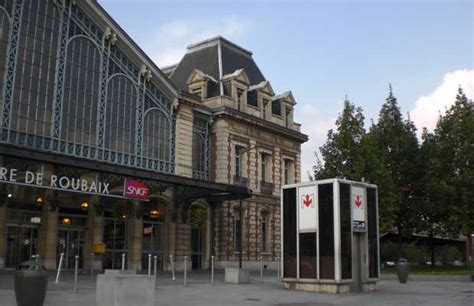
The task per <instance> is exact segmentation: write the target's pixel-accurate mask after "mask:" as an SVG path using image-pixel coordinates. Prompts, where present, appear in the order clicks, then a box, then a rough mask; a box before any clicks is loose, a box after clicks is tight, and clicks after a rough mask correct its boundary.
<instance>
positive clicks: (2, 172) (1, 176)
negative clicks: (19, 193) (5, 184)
mask: <svg viewBox="0 0 474 306" xmlns="http://www.w3.org/2000/svg"><path fill="white" fill-rule="evenodd" d="M7 173H8V169H7V168H5V167H1V168H0V180H2V181H7Z"/></svg>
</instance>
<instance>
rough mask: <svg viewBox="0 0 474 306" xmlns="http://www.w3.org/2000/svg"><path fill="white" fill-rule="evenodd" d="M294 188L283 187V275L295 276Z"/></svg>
mask: <svg viewBox="0 0 474 306" xmlns="http://www.w3.org/2000/svg"><path fill="white" fill-rule="evenodd" d="M296 205H297V204H296V188H289V189H283V224H284V231H283V263H284V264H283V277H291V278H296V271H297V270H296V269H297V267H296V256H297V255H296Z"/></svg>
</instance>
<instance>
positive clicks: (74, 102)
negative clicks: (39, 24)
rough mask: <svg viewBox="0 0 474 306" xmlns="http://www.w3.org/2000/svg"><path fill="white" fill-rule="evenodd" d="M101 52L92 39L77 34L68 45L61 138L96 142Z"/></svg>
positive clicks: (80, 141) (86, 143)
mask: <svg viewBox="0 0 474 306" xmlns="http://www.w3.org/2000/svg"><path fill="white" fill-rule="evenodd" d="M99 76H100V53H99V50H98V49H97V47H96V46H95V45H94V43H92V42H91V41H90V40H88V39H86V38H84V37H77V38H74V39H73V40H71V41H70V42H69V44H68V47H67V57H66V75H65V78H64V93H63V109H62V116H61V138H62V139H64V140H66V141H70V142H74V143H79V144H84V145H95V140H96V126H97V101H98V95H99Z"/></svg>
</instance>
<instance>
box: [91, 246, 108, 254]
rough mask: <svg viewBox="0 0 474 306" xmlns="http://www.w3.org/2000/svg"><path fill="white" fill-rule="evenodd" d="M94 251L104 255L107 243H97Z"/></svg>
mask: <svg viewBox="0 0 474 306" xmlns="http://www.w3.org/2000/svg"><path fill="white" fill-rule="evenodd" d="M92 251H93V252H94V253H95V254H104V253H105V243H95V244H94V245H93V246H92Z"/></svg>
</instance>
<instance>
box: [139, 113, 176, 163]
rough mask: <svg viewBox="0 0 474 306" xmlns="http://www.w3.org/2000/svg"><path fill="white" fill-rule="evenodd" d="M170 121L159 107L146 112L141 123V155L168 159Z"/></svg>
mask: <svg viewBox="0 0 474 306" xmlns="http://www.w3.org/2000/svg"><path fill="white" fill-rule="evenodd" d="M170 129H171V123H170V120H169V119H168V118H167V117H166V115H165V114H164V113H163V112H162V111H161V110H159V109H157V108H153V109H150V110H148V111H147V112H146V115H145V119H144V124H143V155H144V156H145V157H149V158H153V159H159V160H163V161H169V160H170V144H171V139H170V137H171V131H170Z"/></svg>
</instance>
